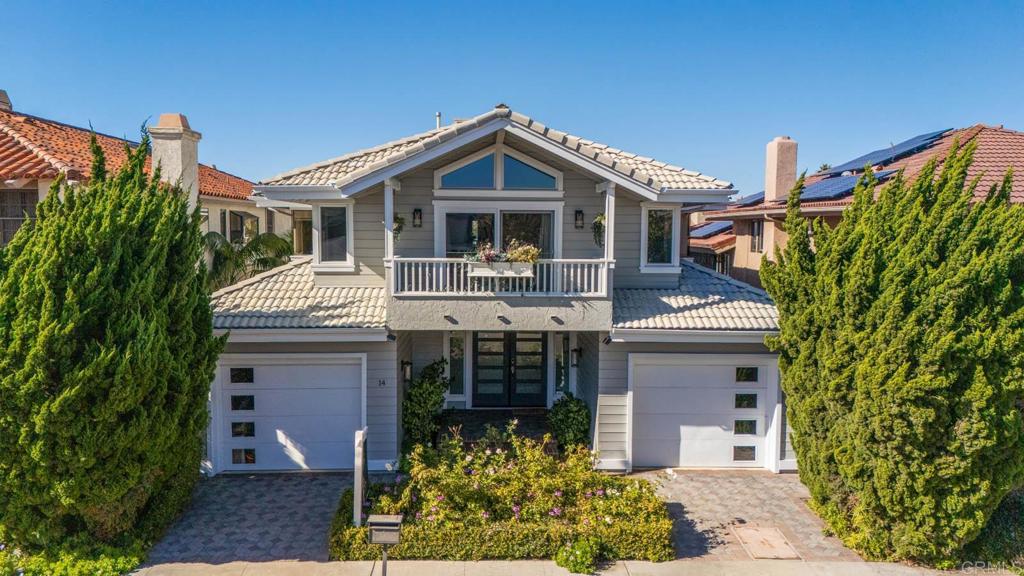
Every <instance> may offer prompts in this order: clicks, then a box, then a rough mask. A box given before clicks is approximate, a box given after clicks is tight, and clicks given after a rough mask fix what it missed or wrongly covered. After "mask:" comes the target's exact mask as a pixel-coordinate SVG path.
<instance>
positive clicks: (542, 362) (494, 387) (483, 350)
mask: <svg viewBox="0 0 1024 576" xmlns="http://www.w3.org/2000/svg"><path fill="white" fill-rule="evenodd" d="M547 351H548V350H547V338H546V335H545V334H544V333H543V332H518V333H517V332H476V333H474V334H473V360H474V362H473V406H479V407H499V406H544V405H546V403H547V402H546V399H547Z"/></svg>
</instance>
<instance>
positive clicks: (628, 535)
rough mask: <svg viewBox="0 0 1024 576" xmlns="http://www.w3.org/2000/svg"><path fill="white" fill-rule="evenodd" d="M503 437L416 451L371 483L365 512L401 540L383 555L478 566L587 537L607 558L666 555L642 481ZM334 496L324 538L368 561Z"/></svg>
mask: <svg viewBox="0 0 1024 576" xmlns="http://www.w3.org/2000/svg"><path fill="white" fill-rule="evenodd" d="M548 441H549V440H548V439H545V440H544V441H543V442H536V441H533V440H530V439H527V438H521V437H519V436H516V435H511V446H510V448H508V449H507V450H506V449H501V448H491V447H485V446H477V447H474V448H471V449H466V448H465V447H464V445H463V442H462V439H461V438H459V437H458V436H457V435H456V436H454V437H453V438H451V439H447V440H445V441H444V442H443V443H442V444H441V445H440V446H438V447H437V448H430V447H427V446H425V445H422V444H421V445H418V446H416V448H415V449H414V450H413V452H412V453H411V454H410V455H409V457H408V459H407V460H406V461H405V462H403V466H402V467H403V470H404V471H405V472H404V473H400V474H398V475H397V478H396V480H397V483H396V484H395V485H381V484H375V485H371V487H370V490H369V491H368V492H369V493H368V498H369V500H370V502H371V505H370V510H371V513H374V514H402V515H403V516H404V522H403V525H402V529H401V530H402V538H401V543H400V544H398V545H397V546H394V547H392V548H391V549H390V550H389V551H388V556H389V557H393V558H406V559H438V560H482V559H527V558H554V557H555V555H556V554H557V552H558V549H559V548H560V547H561V546H562V545H563V544H564V543H566V542H574V541H577V540H578V539H580V538H592V539H594V541H595V542H598V543H600V544H601V550H602V553H603V554H604V555H606V556H607V557H609V558H615V559H642V560H651V561H663V560H669V559H671V558H673V556H674V552H673V549H672V521H671V520H670V519H669V518H668V515H667V510H666V508H665V505H664V503H662V502H661V500H660V499H659V498H658V497H657V495H656V494H655V493H654V488H653V487H652V486H651V485H650V484H649V483H648V482H646V481H644V480H638V479H627V478H622V477H614V476H608V475H605V474H603V473H601V472H599V471H596V470H594V468H593V457H592V456H591V454H590V453H589V452H588V451H587V450H586V449H584V448H578V449H576V450H573V451H570V452H569V453H568V454H567V455H566V457H565V458H558V457H555V456H551V455H549V454H547V453H546V452H545V450H544V446H545V444H546V443H547V442H548ZM351 498H352V493H351V492H347V493H346V494H345V495H343V496H342V501H341V504H340V505H339V509H338V514H337V516H336V518H335V523H334V526H333V529H332V535H331V540H330V550H331V555H332V557H333V558H335V559H339V560H366V559H374V558H378V557H379V555H380V550H379V547H377V546H370V545H368V544H367V533H366V529H365V528H356V527H353V526H351V518H352V507H351Z"/></svg>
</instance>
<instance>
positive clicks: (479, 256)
mask: <svg viewBox="0 0 1024 576" xmlns="http://www.w3.org/2000/svg"><path fill="white" fill-rule="evenodd" d="M465 259H466V261H467V262H483V263H484V264H490V263H492V262H505V261H506V259H507V257H506V256H505V254H504V253H502V252H499V251H497V250H495V249H494V247H493V246H491V243H490V242H482V243H480V244H477V246H476V252H474V253H470V254H466V256H465Z"/></svg>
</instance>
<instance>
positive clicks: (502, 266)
mask: <svg viewBox="0 0 1024 576" xmlns="http://www.w3.org/2000/svg"><path fill="white" fill-rule="evenodd" d="M468 276H469V277H470V278H533V264H530V263H529V262H489V263H488V262H469V274H468Z"/></svg>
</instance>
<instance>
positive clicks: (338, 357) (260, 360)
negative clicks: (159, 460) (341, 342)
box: [203, 352, 367, 476]
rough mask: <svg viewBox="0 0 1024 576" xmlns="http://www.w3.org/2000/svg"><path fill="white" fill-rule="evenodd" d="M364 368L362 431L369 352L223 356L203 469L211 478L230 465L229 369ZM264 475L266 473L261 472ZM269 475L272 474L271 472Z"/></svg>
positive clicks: (212, 400) (213, 387) (212, 396)
mask: <svg viewBox="0 0 1024 576" xmlns="http://www.w3.org/2000/svg"><path fill="white" fill-rule="evenodd" d="M356 362H358V363H359V365H360V372H361V376H360V385H359V395H360V418H359V427H360V428H361V429H362V428H366V378H367V354H366V353H365V352H332V353H286V354H267V353H259V352H254V353H229V354H221V355H220V357H219V358H217V367H216V371H215V373H214V378H213V383H212V384H211V385H210V400H209V406H210V424H209V425H210V427H211V429H212V433H211V434H208V435H207V438H208V442H209V444H208V445H207V447H206V454H207V456H208V459H207V460H206V461H204V462H203V468H204V469H206V470H208V471H209V473H210V475H211V476H212V475H214V474H218V473H220V472H223V471H224V470H225V469H226V467H227V464H228V463H226V462H221V461H220V460H221V450H220V448H221V447H222V446H221V444H222V435H223V427H224V426H223V424H224V420H223V412H224V410H223V406H221V405H220V403H221V402H222V401H223V393H222V392H223V381H224V378H223V375H224V373H225V371H226V369H229V368H231V367H232V366H236V367H237V366H245V367H249V366H274V365H282V364H297V363H301V364H303V365H321V366H322V365H329V364H342V363H344V364H348V363H353V364H354V363H356ZM260 471H261V472H263V470H260ZM268 471H269V470H268Z"/></svg>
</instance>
